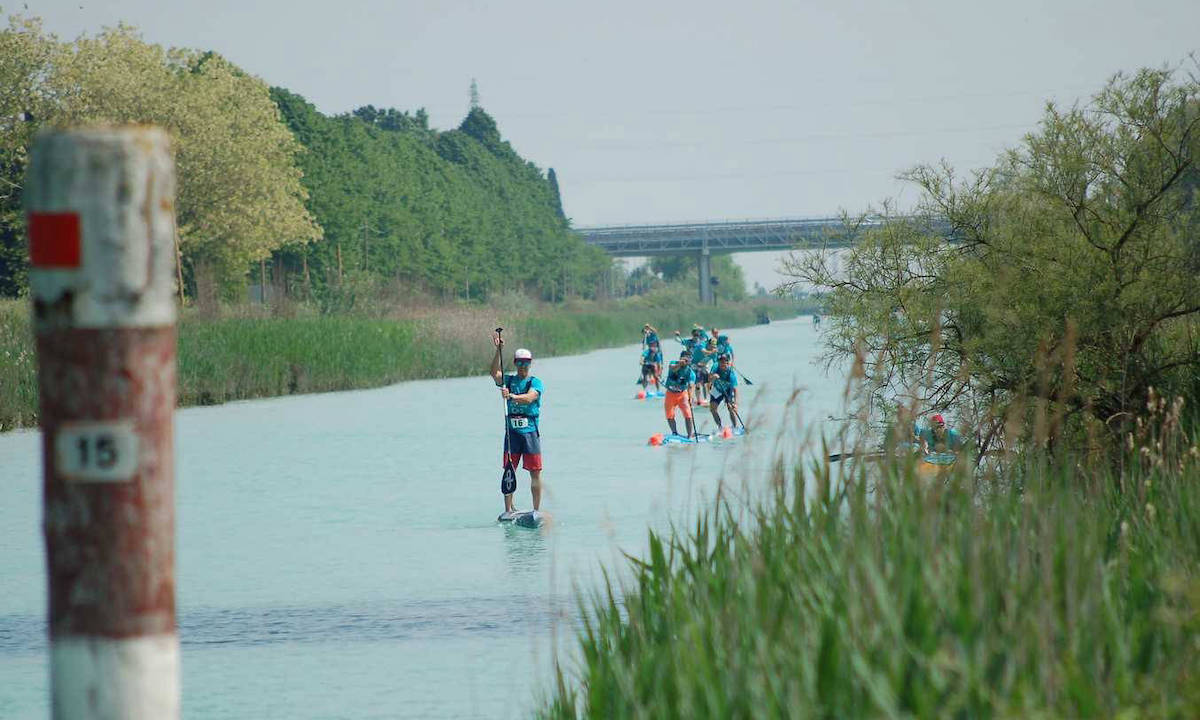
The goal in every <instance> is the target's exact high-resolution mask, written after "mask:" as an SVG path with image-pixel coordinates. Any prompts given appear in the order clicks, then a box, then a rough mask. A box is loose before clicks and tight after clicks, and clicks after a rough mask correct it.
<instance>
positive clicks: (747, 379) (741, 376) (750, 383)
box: [729, 364, 754, 385]
mask: <svg viewBox="0 0 1200 720" xmlns="http://www.w3.org/2000/svg"><path fill="white" fill-rule="evenodd" d="M729 367H731V368H733V369H734V370H737V374H738V377H740V378H741V379H743V380H745V381H746V384H747V385H753V384H754V381H753V380H751V379H750V378H748V377H746V373H744V372H742V371H741V370H738V369H737V366H736V365H733V364H730V366H729Z"/></svg>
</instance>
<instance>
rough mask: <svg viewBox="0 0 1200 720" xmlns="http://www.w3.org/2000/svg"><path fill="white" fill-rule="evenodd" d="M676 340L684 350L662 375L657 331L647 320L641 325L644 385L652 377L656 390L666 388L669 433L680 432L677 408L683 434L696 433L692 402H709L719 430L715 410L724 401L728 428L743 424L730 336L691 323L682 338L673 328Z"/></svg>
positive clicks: (719, 418) (665, 398)
mask: <svg viewBox="0 0 1200 720" xmlns="http://www.w3.org/2000/svg"><path fill="white" fill-rule="evenodd" d="M675 339H676V341H678V342H679V343H680V344H681V345H683V350H682V351H680V353H679V357H678V358H677V359H675V360H673V361H672V362H671V364H670V365H669V366H668V367H667V371H666V377H665V378H664V377H663V368H662V349H661V348H660V346H659V338H658V331H657V330H656V329H655V328H654V327H653V326H651V325H650V324H649V323H647V324H646V325H644V326H642V344H643V347H644V348H645V349H644V350H643V351H642V359H641V362H642V380H643V387H646V388H647V389H649V385H648V384H647V383H646V381H647V378H649V377H653V379H654V384H655V388H656V389H657V388H660V386H661V387H665V388H666V393H665V395H664V397H663V410H664V411H665V413H666V417H667V426H668V427H670V428H671V434H672V435H679V428H678V426H677V425H676V424H675V414H676V412H677V411H678V412H680V413H682V414H683V419H684V422H685V423H686V429H687V435H686V437H688V438H694V437H695V436H696V423H695V419H694V417H693V415H692V406H693V405H697V406H700V405H708V409H709V411H710V412H711V413H712V417H713V421H714V422H715V423H716V425H717V431H718V432H720V431H722V430H723V429H724V426H723V424H722V422H721V415H720V413H719V412H718V411H719V410H720V407H721V405H722V404H724V405H725V409H726V412H727V413H728V415H729V424H730V427H732V428H737V427H738V426H739V425H741V424H742V423H741V418H740V417H739V416H738V408H737V393H738V385H739V381H738V373H737V370H736V369H734V367H733V360H734V356H733V345H731V344H730V342H729V336H728V335H725V334H723V333H722V332H721V331H720V330H718V329H717V328H712V330H711V333H709V334H706V333H705V330H704V328H703V327H701V326H700V325H694V326H693V327H692V332H691V335H690V336H689V337H687V338H684V337H683V336H682V335H681V334H680V332H679V331H678V330H676V331H675Z"/></svg>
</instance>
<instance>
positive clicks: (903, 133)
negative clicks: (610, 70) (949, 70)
mask: <svg viewBox="0 0 1200 720" xmlns="http://www.w3.org/2000/svg"><path fill="white" fill-rule="evenodd" d="M1035 127H1037V124H1036V123H1009V124H1006V125H987V126H969V125H963V126H958V127H948V128H929V129H924V130H880V131H872V132H855V133H810V134H808V135H797V136H795V137H775V138H759V139H745V140H734V141H727V140H725V139H722V140H720V141H719V142H714V141H711V140H617V139H614V140H603V139H601V140H592V141H584V143H582V144H588V143H590V144H595V145H599V146H601V148H600V149H602V150H605V151H609V150H634V149H636V150H644V149H646V148H655V147H685V148H686V147H701V146H708V145H720V146H722V147H727V146H730V145H799V144H803V143H810V142H830V141H837V140H861V139H863V138H894V137H916V136H920V135H949V134H956V133H972V132H980V133H982V132H995V131H999V130H1005V131H1008V130H1033V129H1034V128H1035Z"/></svg>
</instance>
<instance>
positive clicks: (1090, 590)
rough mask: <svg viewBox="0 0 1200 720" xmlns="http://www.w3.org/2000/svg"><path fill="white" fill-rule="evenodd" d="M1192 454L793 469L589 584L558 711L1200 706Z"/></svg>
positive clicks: (1184, 710)
mask: <svg viewBox="0 0 1200 720" xmlns="http://www.w3.org/2000/svg"><path fill="white" fill-rule="evenodd" d="M1189 452H1190V454H1186V453H1185V454H1183V455H1181V456H1180V457H1179V458H1176V459H1174V460H1173V461H1171V462H1147V461H1146V460H1147V458H1148V457H1150V456H1151V455H1152V454H1153V453H1150V454H1149V455H1148V454H1147V453H1146V452H1141V453H1140V454H1139V455H1138V458H1136V459H1135V460H1134V461H1133V463H1132V464H1131V466H1130V467H1131V468H1132V470H1129V471H1127V472H1126V473H1124V474H1122V475H1120V476H1117V475H1114V472H1115V471H1107V470H1090V471H1085V470H1083V469H1082V468H1080V467H1078V466H1076V465H1073V464H1071V463H1069V462H1063V463H1059V464H1056V465H1054V466H1050V465H1047V464H1035V463H1032V462H1030V463H1028V464H1025V465H1024V466H1021V467H1018V468H1014V469H1011V470H1010V473H1009V475H1008V477H1007V479H1006V480H1003V481H1001V480H999V479H997V478H991V479H990V480H986V481H984V480H979V481H977V479H976V478H977V477H982V476H977V475H974V474H971V473H959V474H955V475H952V476H950V477H947V478H941V479H939V480H936V481H929V480H927V479H925V480H923V479H921V478H920V477H918V475H917V474H916V473H915V472H914V469H913V467H912V466H911V465H905V464H903V463H895V464H889V465H887V466H886V467H884V468H882V470H880V469H879V468H878V467H876V471H877V473H878V474H875V475H874V476H869V475H868V474H867V472H866V471H864V470H861V469H860V470H858V471H855V472H851V473H849V474H847V475H845V476H842V477H840V478H839V477H836V476H832V473H831V469H830V466H829V465H828V464H825V465H824V466H823V467H820V466H815V467H813V468H809V469H806V470H797V471H795V472H791V473H784V472H782V471H780V472H778V473H777V476H776V477H775V483H774V491H773V492H771V493H770V497H769V498H768V499H766V500H765V501H762V502H759V503H757V504H754V505H753V506H751V507H750V509H743V510H735V509H734V507H733V505H731V504H730V503H728V502H725V501H724V500H720V501H718V502H716V503H715V505H714V506H713V507H712V508H711V509H709V510H707V511H706V512H703V513H702V514H701V515H700V516H699V517H698V519H697V520H696V521H695V523H694V524H693V525H692V526H690V527H686V528H683V527H681V528H677V529H675V530H673V531H671V532H669V533H666V534H657V533H653V532H652V533H651V534H650V542H649V555H648V557H646V558H643V559H632V560H631V568H630V569H629V570H630V572H614V573H613V575H612V577H627V578H630V579H628V580H626V581H620V582H618V581H615V580H614V581H610V583H609V585H608V587H607V588H606V589H603V590H601V591H600V592H598V593H596V594H594V595H592V596H589V597H588V598H587V599H585V601H584V602H583V605H584V608H583V612H584V616H585V618H586V626H585V629H584V631H583V632H582V633H581V636H580V638H579V653H578V657H577V659H576V660H575V661H573V662H572V663H571V664H570V665H569V666H568V668H567V669H560V671H559V673H558V680H557V686H556V688H555V689H554V690H553V692H552V693H551V695H550V697H549V698H547V700H546V703H545V705H544V707H543V709H542V711H541V713H540V715H541V716H542V717H546V718H566V717H597V718H600V717H603V718H635V717H636V718H659V717H662V718H666V717H687V718H738V717H755V718H782V717H787V718H808V717H828V718H853V717H872V718H874V717H1130V718H1132V717H1164V718H1169V717H1179V718H1184V717H1200V466H1198V464H1197V462H1196V450H1195V448H1194V447H1193V448H1192V449H1191V450H1190V451H1189ZM741 507H745V506H744V505H743V506H741Z"/></svg>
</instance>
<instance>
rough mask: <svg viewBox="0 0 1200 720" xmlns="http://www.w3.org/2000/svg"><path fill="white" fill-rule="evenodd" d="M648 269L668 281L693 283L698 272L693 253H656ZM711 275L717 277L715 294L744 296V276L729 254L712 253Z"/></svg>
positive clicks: (726, 297)
mask: <svg viewBox="0 0 1200 720" xmlns="http://www.w3.org/2000/svg"><path fill="white" fill-rule="evenodd" d="M650 269H651V270H652V271H654V272H656V273H659V274H661V275H662V278H663V280H665V281H666V282H668V283H674V282H687V283H692V284H695V283H696V281H697V279H698V277H697V276H698V274H699V272H700V268H699V261H698V260H697V258H696V256H695V255H658V256H655V257H653V258H651V259H650ZM710 270H711V271H712V277H714V278H716V279H717V285H716V294H717V297H719V298H725V299H728V300H742V299H744V298H745V297H746V277H745V275H744V274H743V273H742V267H741V266H740V265H738V264H737V263H736V262H734V261H733V258H732V257H730V256H729V255H712V256H711V260H710Z"/></svg>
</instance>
